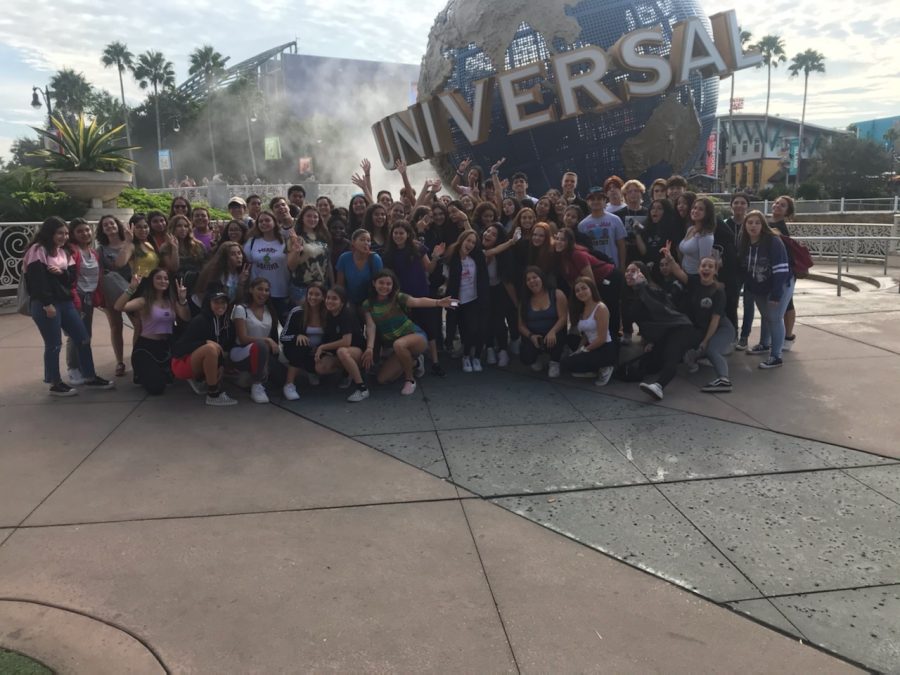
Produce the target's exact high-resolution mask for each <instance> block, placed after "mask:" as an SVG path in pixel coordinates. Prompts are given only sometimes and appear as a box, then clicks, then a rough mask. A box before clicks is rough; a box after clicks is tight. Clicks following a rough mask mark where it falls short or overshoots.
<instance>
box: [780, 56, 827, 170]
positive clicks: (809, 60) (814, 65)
mask: <svg viewBox="0 0 900 675" xmlns="http://www.w3.org/2000/svg"><path fill="white" fill-rule="evenodd" d="M788 70H790V71H791V77H797V75H799V74H800V73H801V72H802V73H803V113H802V114H801V116H800V133H799V134H798V136H799V138H798V142H797V176H796V177H795V179H794V180H795V183H794V184H795V185H799V184H800V169H801V166H800V165H801V162H802V159H803V125H804V123H805V122H806V94H807V92H808V91H809V74H810V73H824V72H825V56H824V55H823V54H821V53H820V52H817V51H816V50H815V49H807V50H806V51H805V52H802V53H800V54H797V56H795V57H794V58H793V59H792V60H791V65H790V66H788Z"/></svg>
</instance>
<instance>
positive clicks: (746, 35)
mask: <svg viewBox="0 0 900 675" xmlns="http://www.w3.org/2000/svg"><path fill="white" fill-rule="evenodd" d="M751 37H753V35H752V33H750V31H749V30H742V31H741V49H743V48H744V45H746V44H747V43H748V42H750V38H751ZM735 74H736V73H732V74H731V98H729V99H728V145H729V146H731V144H732V143H734V142H735V139H734V77H735ZM725 184H726V185H727V186H729V187H730V186H731V148H730V147H729V148H727V149H726V150H725Z"/></svg>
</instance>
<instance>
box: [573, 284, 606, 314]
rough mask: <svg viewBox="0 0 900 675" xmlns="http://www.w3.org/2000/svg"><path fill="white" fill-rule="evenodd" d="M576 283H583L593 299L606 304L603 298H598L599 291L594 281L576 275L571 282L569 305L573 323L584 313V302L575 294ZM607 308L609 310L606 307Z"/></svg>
mask: <svg viewBox="0 0 900 675" xmlns="http://www.w3.org/2000/svg"><path fill="white" fill-rule="evenodd" d="M578 284H584V285H585V286H587V287H588V288H589V289H590V291H591V298H592V299H593V301H594V302H596V303H599V304H601V305H603V306H604V307H606V305H605V304H603V300H601V299H600V291H599V290H598V288H597V284H596V282H595V281H594V280H593V279H591V278H590V277H578V278H577V279H576V280H575V282H574V283H573V284H572V302H571V304H570V305H569V308H570V309H569V314H570V315H571V318H572V323H573V324H577V323H578V321H579V319H581V315H582V314H583V313H584V308H585V304H584V303H583V302H581V300H579V299H578V296H577V295H575V287H576V286H577V285H578ZM607 310H609V308H608V307H607Z"/></svg>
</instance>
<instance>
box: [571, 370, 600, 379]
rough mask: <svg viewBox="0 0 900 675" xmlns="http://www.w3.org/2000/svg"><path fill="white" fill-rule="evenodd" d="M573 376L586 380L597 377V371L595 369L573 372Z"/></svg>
mask: <svg viewBox="0 0 900 675" xmlns="http://www.w3.org/2000/svg"><path fill="white" fill-rule="evenodd" d="M572 377H577V378H579V379H581V378H584V379H585V380H589V379H591V378H593V377H597V373H596V372H595V371H583V372H580V373H572Z"/></svg>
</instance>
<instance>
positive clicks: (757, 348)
mask: <svg viewBox="0 0 900 675" xmlns="http://www.w3.org/2000/svg"><path fill="white" fill-rule="evenodd" d="M769 349H771V347H767V346H766V345H764V344H758V345H753V346H752V347H750V348H749V349H748V350H747V356H753V355H754V354H755V355H757V356H758V355H759V354H765V353H766V352H768V351H769Z"/></svg>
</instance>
